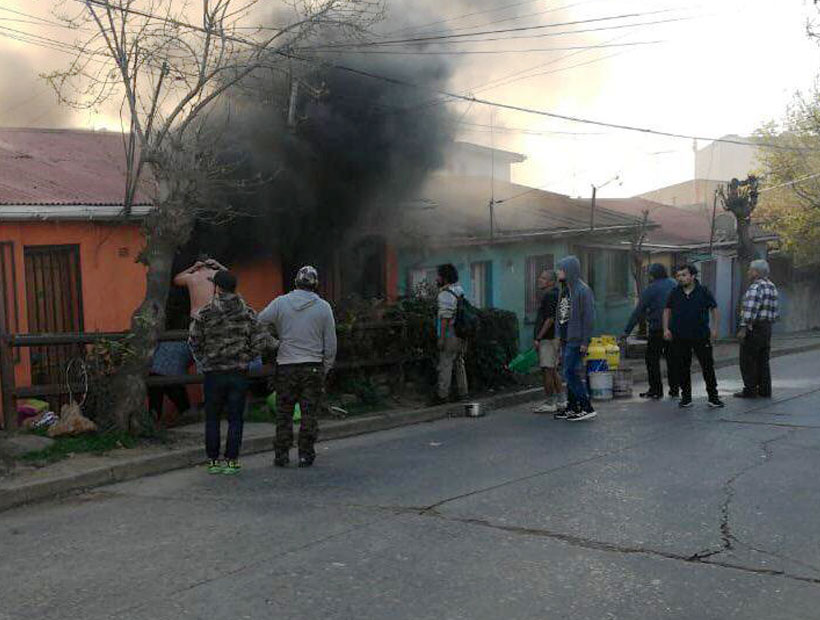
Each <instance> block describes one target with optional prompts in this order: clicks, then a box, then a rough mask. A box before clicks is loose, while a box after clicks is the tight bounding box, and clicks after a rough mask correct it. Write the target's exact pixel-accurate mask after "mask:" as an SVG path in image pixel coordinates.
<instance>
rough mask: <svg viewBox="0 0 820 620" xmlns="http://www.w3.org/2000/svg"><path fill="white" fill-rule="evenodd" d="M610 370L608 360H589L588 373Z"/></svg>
mask: <svg viewBox="0 0 820 620" xmlns="http://www.w3.org/2000/svg"><path fill="white" fill-rule="evenodd" d="M608 370H609V364H607V363H606V360H589V361H588V362H587V372H588V373H591V372H606V371H608Z"/></svg>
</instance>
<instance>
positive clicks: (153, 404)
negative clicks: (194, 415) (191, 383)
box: [148, 373, 191, 420]
mask: <svg viewBox="0 0 820 620" xmlns="http://www.w3.org/2000/svg"><path fill="white" fill-rule="evenodd" d="M151 376H152V377H158V376H161V375H156V374H154V373H151ZM166 396H167V397H168V398H170V399H171V402H172V403H174V407H176V408H177V412H178V413H184V412H185V411H188V409H190V408H191V401H190V400H188V391H187V390H186V389H185V386H184V385H163V386H154V387H149V388H148V409H149V410H150V411H153V412H154V415H155V416H157V420H159V419H160V418H161V417H162V401H163V399H164V398H165V397H166Z"/></svg>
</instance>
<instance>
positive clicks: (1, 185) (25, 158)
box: [0, 128, 148, 205]
mask: <svg viewBox="0 0 820 620" xmlns="http://www.w3.org/2000/svg"><path fill="white" fill-rule="evenodd" d="M124 194H125V148H124V145H123V136H122V134H119V133H113V132H104V131H86V130H77V129H16V128H0V205H2V204H5V205H11V204H14V205H122V204H123V198H124ZM136 202H137V203H138V204H140V203H141V204H146V203H147V202H148V200H147V198H146V197H145V196H143V195H138V196H137V200H136Z"/></svg>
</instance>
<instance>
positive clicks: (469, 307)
mask: <svg viewBox="0 0 820 620" xmlns="http://www.w3.org/2000/svg"><path fill="white" fill-rule="evenodd" d="M446 290H447V292H448V293H450V294H451V295H452V296H453V297H455V298H456V312H455V315H454V317H453V330H454V331H455V333H456V336H458V337H459V338H461V339H462V340H466V339H468V338H472V337H474V336H475V335H476V334H477V333H478V324H479V322H480V319H479V318H478V311H477V310H476V308H475V306H473V304H471V303H470V301H469V300H468V299H467V298H466V297H464V295H456V294H455V293H454V292H453V291H451V290H450V289H449V288H448V289H446Z"/></svg>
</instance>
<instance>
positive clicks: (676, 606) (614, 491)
mask: <svg viewBox="0 0 820 620" xmlns="http://www.w3.org/2000/svg"><path fill="white" fill-rule="evenodd" d="M818 369H820V352H812V353H804V354H800V355H792V356H787V357H781V358H778V359H776V360H774V361H773V374H774V377H775V381H774V389H775V398H774V399H772V400H755V401H739V400H737V399H732V398H731V396H730V394H731V393H732V392H733V391H735V390H737V389H738V387H739V380H738V370H737V368H736V367H735V368H726V369H723V370H721V371H719V372H718V376H719V379H720V389H721V394H722V395H723V396H724V397H725V400H726V402H727V407H726V409H723V410H710V409H707V408H706V401H705V394H704V392H703V389H702V383H700V382H698V383H696V394H695V407H693V408H692V409H688V410H680V409H678V408H677V407H676V405H675V402H674V401H668V400H667V401H662V402H643V401H640V400H638V399H637V398H636V399H632V400H628V401H612V402H609V403H604V404H600V405H599V416H598V418H597V419H595V420H594V421H591V422H584V423H574V424H573V423H568V422H562V421H556V420H553V419H552V418H551V416H549V417H548V416H538V415H533V414H531V413H530V412H529V407H523V406H522V407H515V408H511V409H506V410H501V411H494V412H491V413H490V414H489V415H487V416H486V417H483V418H479V419H469V418H458V419H450V420H444V421H440V422H435V423H431V424H422V425H417V426H412V427H405V428H401V429H396V430H392V431H386V432H381V433H375V434H371V435H365V436H360V437H355V438H350V439H344V440H339V441H333V442H328V443H324V444H321V445H320V447H319V455H318V458H317V461H316V465H315V466H314V467H313V468H311V469H297V468H295V467H291V468H288V469H285V470H282V469H275V468H274V467H273V466H272V455H271V454H263V455H257V456H253V457H249V458H247V459H245V460H244V463H243V464H244V471H243V473H242V474H241V475H240V476H235V477H230V476H209V475H208V474H206V473H205V471H204V469H202V468H198V469H189V470H182V471H176V472H172V473H168V474H165V475H162V476H156V477H152V478H145V479H141V480H138V481H135V482H129V483H123V484H119V485H114V486H108V487H104V488H102V489H100V490H97V491H95V492H90V493H87V494H84V495H79V496H76V497H72V498H69V499H66V500H63V501H59V502H51V503H46V504H38V505H33V506H28V507H24V508H21V509H16V510H12V511H8V512H5V513H2V514H0V557H2V561H0V619H3V620H9V619H14V620H17V619H22V618H37V619H43V620H46V619H72V620H75V619H79V618H82V619H84V620H95V619H101V618H129V619H132V618H133V619H139V620H142V619H144V620H166V619H168V620H170V619H174V620H180V619H185V618H203V619H206V618H207V619H218V620H219V619H226V620H229V619H230V620H233V619H239V618H254V619H255V618H357V619H359V618H399V619H405V618H406V619H411V618H412V619H419V618H454V619H455V618H465V619H466V618H469V619H479V618H488V619H496V618H590V619H592V618H594V619H600V618H686V619H707V618H715V619H718V618H719V619H728V618H743V619H750V618H765V619H767V620H771V619H773V618H789V619H793V618H818V617H820V527H818V523H819V522H820V519H819V518H818V515H820V485H819V484H818V479H819V478H820V380H818V375H819V374H820V370H818ZM637 391H638V390H636V392H637Z"/></svg>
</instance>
